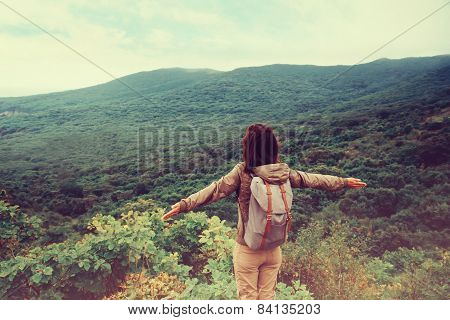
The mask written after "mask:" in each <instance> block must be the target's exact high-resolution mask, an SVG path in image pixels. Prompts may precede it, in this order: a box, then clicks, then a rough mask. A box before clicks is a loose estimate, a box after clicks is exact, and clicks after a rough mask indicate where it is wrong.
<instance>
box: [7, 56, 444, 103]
mask: <svg viewBox="0 0 450 320" xmlns="http://www.w3.org/2000/svg"><path fill="white" fill-rule="evenodd" d="M446 55H450V53H449V54H442V55H436V56H417V57H403V58H395V59H391V58H384V57H383V58H377V59H374V60H371V61H366V62H364V63H361V65H363V64H369V63H372V62H375V61H377V60H383V59H387V60H402V59H409V58H433V57H438V56H446ZM270 65H292V66H316V67H333V66H348V67H350V66H352V65H346V64H335V65H318V64H287V63H273V64H268V65H258V66H243V67H238V68H234V69H231V70H218V69H211V68H183V67H167V68H157V69H153V70H141V71H138V72H134V73H130V74H126V75H123V76H121V77H118V79H121V78H123V77H127V76H130V75H133V74H138V73H141V72H153V71H158V70H170V69H182V70H211V71H216V72H231V71H234V70H237V69H243V68H259V67H266V66H270ZM111 81H114V79H112V78H111V79H110V80H107V81H104V82H100V83H94V84H92V85H88V86H84V87H78V88H68V89H65V90H59V91H49V92H40V93H34V94H29V95H16V96H13V95H11V96H0V98H20V97H27V96H34V95H43V94H51V93H58V92H65V91H72V90H79V89H85V88H90V87H93V86H98V85H102V84H106V83H108V82H111Z"/></svg>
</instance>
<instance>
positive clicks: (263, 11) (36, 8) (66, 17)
mask: <svg viewBox="0 0 450 320" xmlns="http://www.w3.org/2000/svg"><path fill="white" fill-rule="evenodd" d="M448 2H449V1H448V0H428V1H418V0H408V1H405V0H398V1H391V0H389V1H388V0H377V1H371V0H367V1H365V0H363V1H361V0H359V1H356V0H338V1H321V0H316V1H312V0H310V1H304V0H258V1H253V0H249V1H246V0H222V1H219V0H217V1H210V0H202V1H200V0H198V1H195V0H187V1H168V0H167V1H151V0H136V1H118V0H96V1H91V0H89V1H88V0H57V1H56V0H0V96H1V97H5V96H22V95H31V94H37V93H47V92H55V91H63V90H69V89H76V88H81V87H87V86H91V85H95V84H99V83H103V82H107V81H110V80H112V78H111V76H110V75H107V74H106V73H104V72H103V71H101V70H99V69H98V68H96V67H95V66H93V65H92V64H89V63H88V62H86V61H85V60H83V59H82V58H81V57H80V56H78V55H77V54H75V53H74V52H72V51H71V50H69V49H67V48H66V47H64V46H63V45H61V44H60V43H59V42H57V41H56V40H55V39H53V38H51V37H50V36H49V35H47V34H45V33H44V32H42V31H41V30H39V29H38V28H36V27H35V26H33V25H32V24H31V23H30V22H28V21H27V20H25V19H24V18H23V17H20V16H19V15H17V14H16V13H14V12H12V11H11V10H10V9H8V8H7V7H5V5H4V4H7V5H8V6H10V7H11V8H13V9H14V10H16V11H17V12H19V13H20V14H21V15H23V16H25V17H26V18H28V19H29V20H31V21H32V22H34V23H35V24H37V25H39V26H40V27H41V28H43V29H45V30H46V31H48V32H50V33H51V34H52V35H54V36H55V37H57V38H58V39H60V40H61V41H63V42H64V43H65V44H67V45H68V46H70V47H72V48H73V49H75V50H76V51H78V52H80V53H81V54H82V55H84V56H85V57H86V58H88V59H90V60H91V61H93V62H94V63H96V64H97V65H98V66H100V67H102V68H103V69H104V70H106V71H107V72H109V73H110V74H112V75H113V76H115V77H121V76H125V75H128V74H131V73H135V72H140V71H149V70H155V69H159V68H171V67H182V68H211V69H216V70H223V71H228V70H232V69H235V68H239V67H248V66H260V65H268V64H274V63H286V64H315V65H336V64H345V65H352V64H355V63H357V62H358V61H360V60H361V59H363V58H364V57H366V56H367V55H368V54H369V53H371V52H372V51H374V50H376V49H377V48H379V47H380V46H382V45H383V44H385V43H386V42H388V41H389V40H391V39H392V38H394V37H395V36H396V35H398V34H399V33H401V32H402V31H404V30H406V29H407V28H408V27H410V26H411V25H413V24H414V23H416V22H418V21H419V20H420V19H422V18H424V17H425V16H426V15H428V14H429V13H431V12H432V11H434V10H436V9H437V8H439V7H440V6H442V5H443V4H445V3H448ZM449 53H450V4H449V5H447V6H445V7H444V8H443V9H442V10H440V11H439V12H437V13H436V14H434V15H433V16H431V17H430V18H429V19H427V20H425V21H424V22H422V23H421V24H419V25H418V26H416V27H415V28H413V29H412V30H410V31H409V32H407V33H406V34H405V35H403V36H401V37H400V38H398V39H397V40H395V41H394V42H392V43H391V44H389V45H388V46H387V47H385V48H383V49H382V50H380V51H379V52H377V53H376V54H374V55H373V56H371V57H370V58H368V59H367V60H366V61H365V62H369V61H373V60H376V59H379V58H391V59H397V58H404V57H411V56H433V55H440V54H449Z"/></svg>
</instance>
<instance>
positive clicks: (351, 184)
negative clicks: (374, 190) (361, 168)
mask: <svg viewBox="0 0 450 320" xmlns="http://www.w3.org/2000/svg"><path fill="white" fill-rule="evenodd" d="M365 186H367V183H365V182H362V181H361V179H357V178H347V187H348V188H354V189H360V188H364V187H365Z"/></svg>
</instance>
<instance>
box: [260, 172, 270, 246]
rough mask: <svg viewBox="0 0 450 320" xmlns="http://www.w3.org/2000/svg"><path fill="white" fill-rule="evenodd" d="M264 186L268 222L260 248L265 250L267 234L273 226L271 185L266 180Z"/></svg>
mask: <svg viewBox="0 0 450 320" xmlns="http://www.w3.org/2000/svg"><path fill="white" fill-rule="evenodd" d="M264 184H265V185H266V190H267V222H266V228H265V229H264V234H263V236H262V240H261V246H260V248H261V249H263V248H264V244H265V241H266V237H267V234H268V233H269V232H270V227H271V226H272V191H271V190H270V185H269V183H268V182H267V181H265V180H264Z"/></svg>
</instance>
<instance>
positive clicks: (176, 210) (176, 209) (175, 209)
mask: <svg viewBox="0 0 450 320" xmlns="http://www.w3.org/2000/svg"><path fill="white" fill-rule="evenodd" d="M178 213H180V204H179V203H175V204H174V205H173V206H172V210H170V211H169V212H167V213H166V214H165V215H163V216H162V218H161V219H162V220H163V221H166V220H167V219H169V218H171V217H172V216H174V215H176V214H178Z"/></svg>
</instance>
